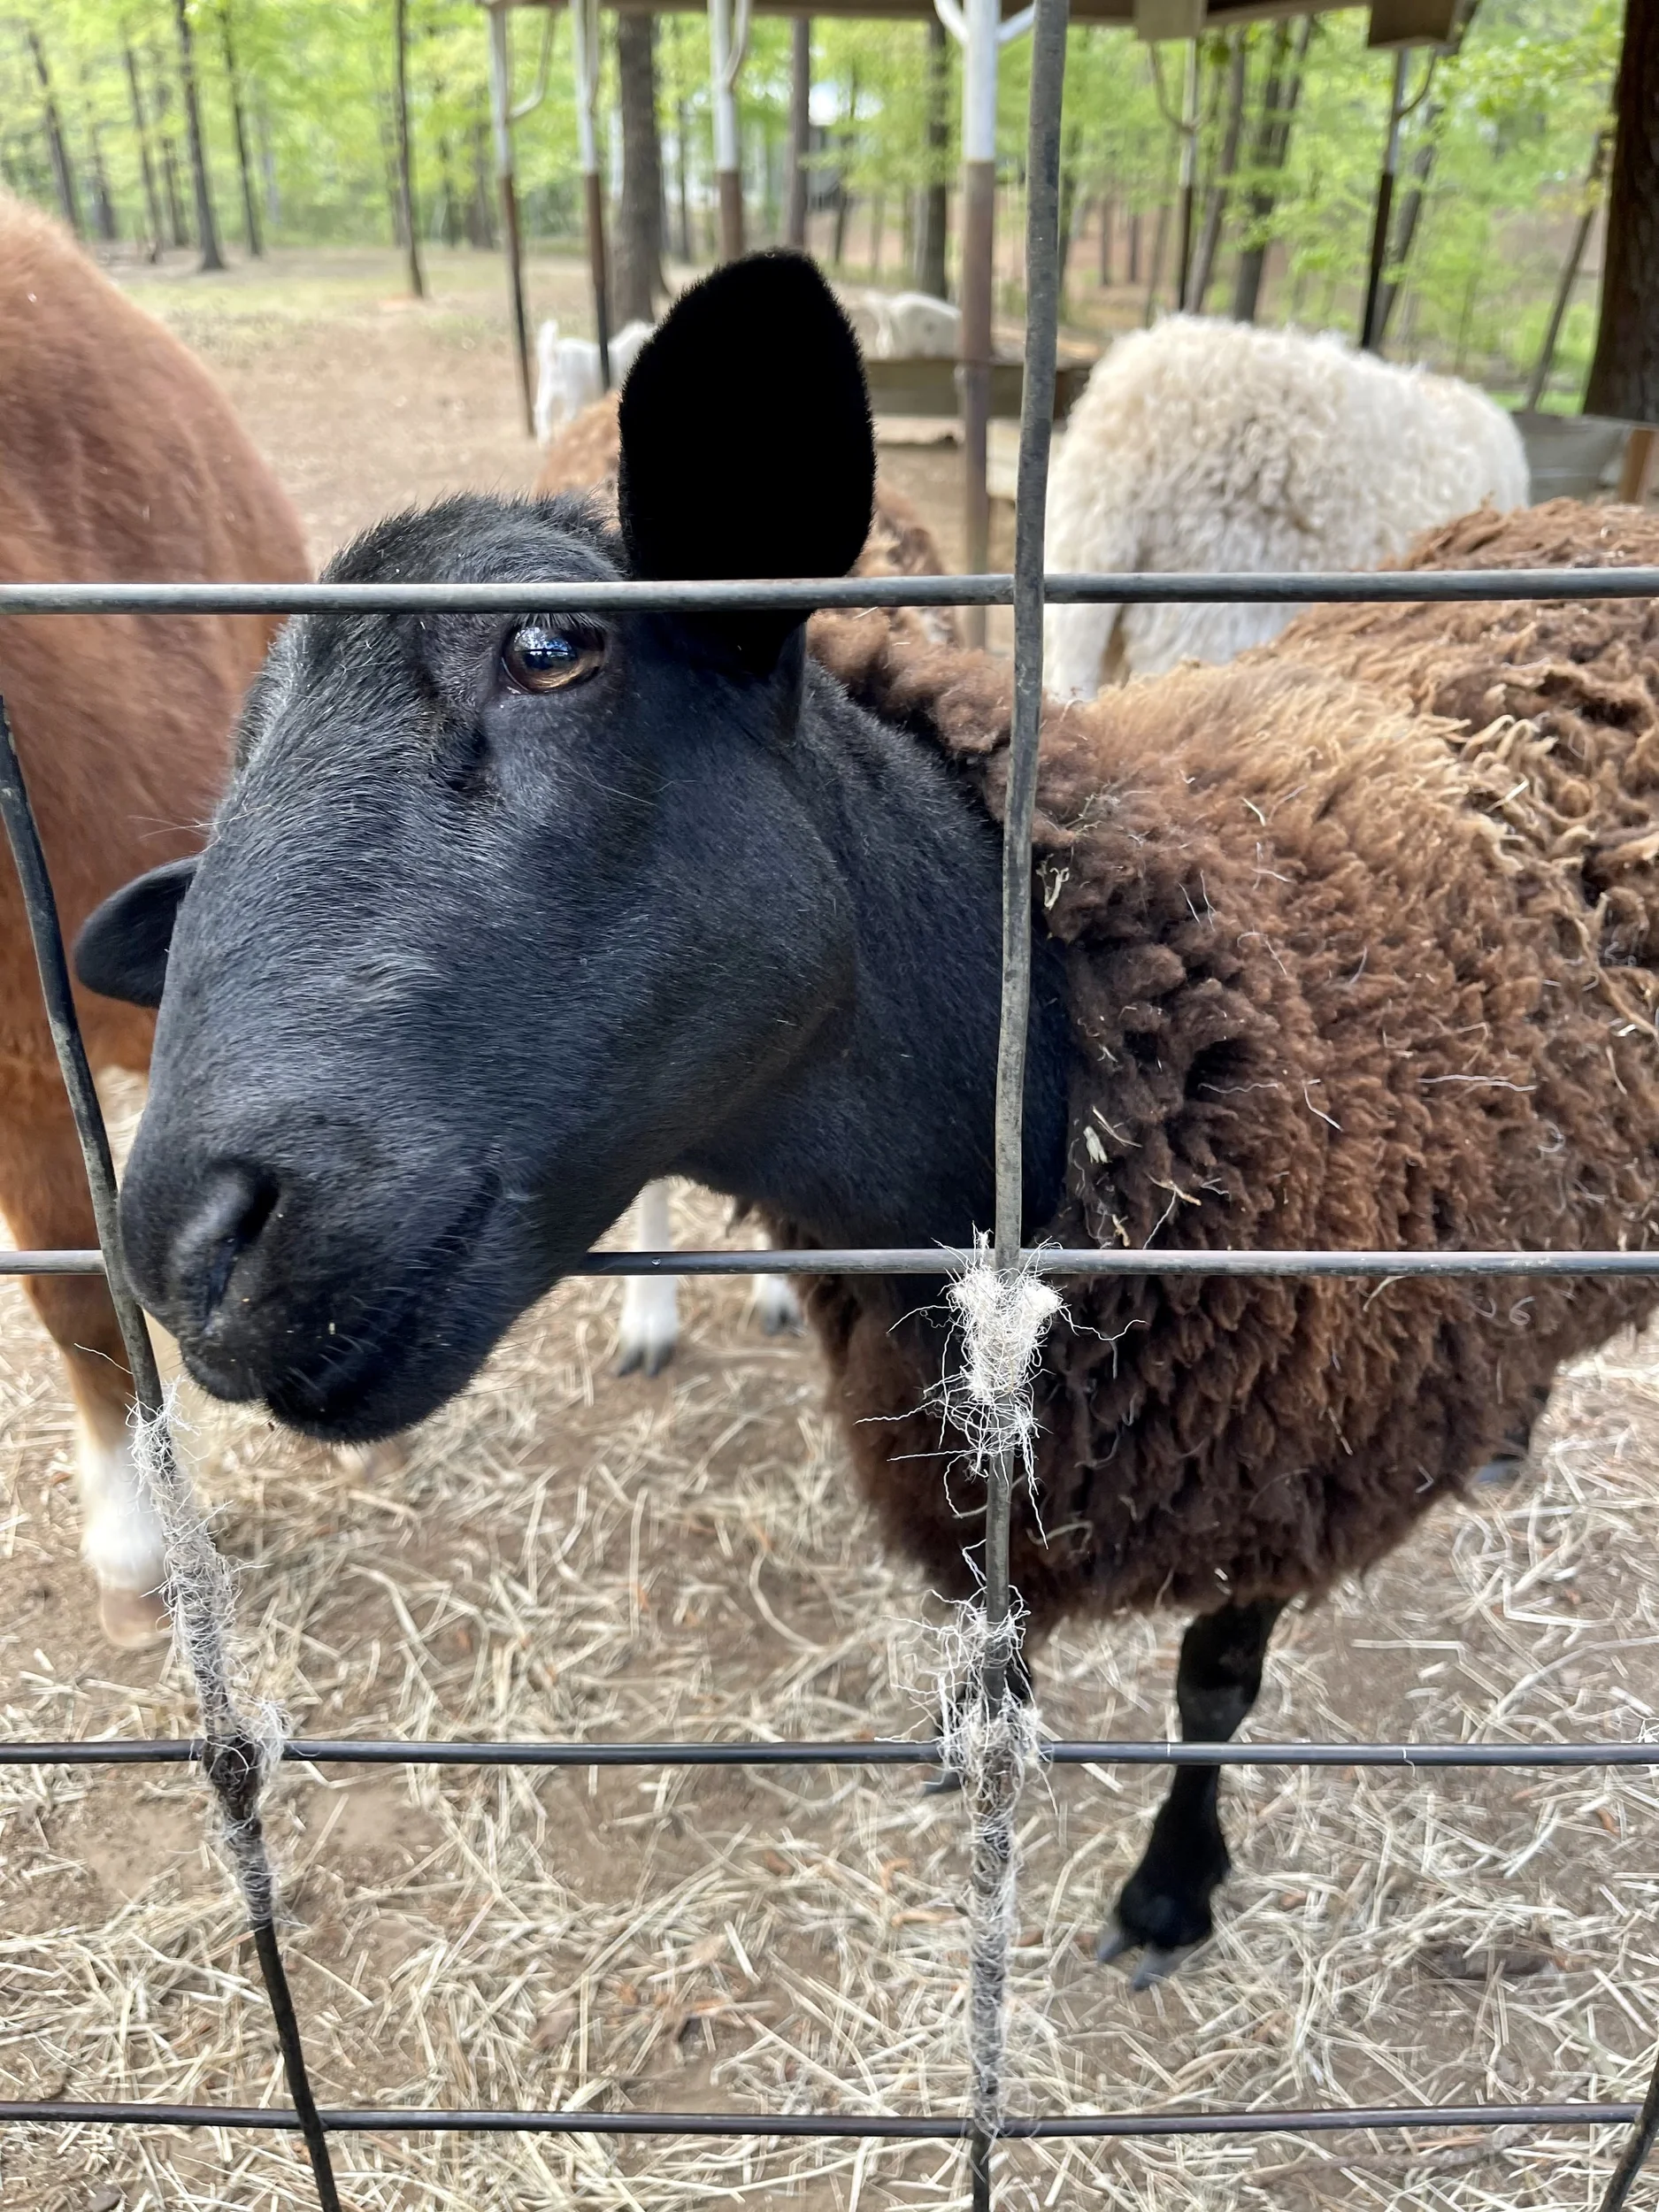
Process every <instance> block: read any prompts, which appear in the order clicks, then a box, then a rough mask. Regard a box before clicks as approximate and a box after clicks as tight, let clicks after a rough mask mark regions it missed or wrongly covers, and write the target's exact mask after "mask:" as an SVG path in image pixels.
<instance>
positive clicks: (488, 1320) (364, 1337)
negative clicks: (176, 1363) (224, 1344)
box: [185, 1176, 529, 1444]
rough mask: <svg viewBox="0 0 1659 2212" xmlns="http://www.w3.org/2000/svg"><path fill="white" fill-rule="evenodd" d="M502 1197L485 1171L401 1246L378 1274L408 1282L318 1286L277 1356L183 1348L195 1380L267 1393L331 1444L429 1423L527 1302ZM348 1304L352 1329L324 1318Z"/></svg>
mask: <svg viewBox="0 0 1659 2212" xmlns="http://www.w3.org/2000/svg"><path fill="white" fill-rule="evenodd" d="M501 1197H502V1194H501V1189H500V1185H499V1183H498V1182H497V1180H496V1179H495V1177H493V1176H491V1177H489V1178H488V1179H485V1181H484V1182H483V1183H482V1184H481V1185H480V1187H479V1189H478V1190H477V1191H476V1192H475V1193H474V1194H473V1195H472V1198H471V1199H470V1200H469V1201H468V1202H467V1203H466V1205H465V1207H464V1208H463V1210H462V1211H461V1213H460V1215H459V1216H458V1217H457V1219H456V1220H455V1221H454V1222H452V1223H451V1225H449V1228H448V1229H446V1230H445V1231H444V1232H442V1234H441V1235H439V1236H438V1237H436V1238H435V1239H434V1240H433V1241H432V1242H431V1244H429V1245H428V1247H427V1248H426V1251H425V1252H424V1253H422V1254H421V1255H420V1256H419V1257H418V1258H414V1259H412V1260H411V1256H409V1255H408V1254H406V1253H402V1252H397V1253H396V1254H395V1256H391V1257H388V1259H387V1260H386V1261H385V1262H384V1263H381V1264H380V1265H377V1266H376V1267H375V1268H374V1269H373V1271H372V1276H371V1279H374V1278H378V1279H379V1281H380V1283H385V1282H387V1281H388V1280H397V1279H403V1282H404V1284H405V1287H404V1288H403V1289H402V1290H401V1291H399V1292H396V1293H395V1294H390V1295H386V1294H381V1295H378V1296H376V1295H373V1294H368V1295H365V1294H364V1291H363V1289H362V1288H361V1287H360V1283H359V1285H353V1284H349V1283H345V1282H335V1283H334V1284H331V1285H330V1286H329V1287H328V1290H327V1292H326V1294H318V1293H315V1292H314V1293H313V1294H312V1295H311V1298H310V1300H309V1301H308V1305H309V1309H310V1310H309V1313H308V1314H307V1316H306V1317H305V1318H304V1320H303V1321H301V1320H300V1319H298V1317H296V1316H294V1315H292V1314H290V1315H289V1316H288V1317H287V1319H286V1320H285V1321H284V1322H283V1323H282V1324H281V1336H282V1337H283V1338H284V1339H286V1340H287V1345H286V1348H285V1353H284V1356H283V1357H282V1358H281V1359H280V1362H278V1361H276V1360H271V1359H265V1360H261V1359H259V1358H258V1357H257V1356H238V1355H236V1354H234V1353H230V1354H228V1355H227V1353H225V1352H222V1351H220V1350H219V1349H218V1348H216V1347H215V1346H214V1345H213V1344H212V1343H211V1340H208V1341H206V1342H204V1343H200V1344H196V1345H194V1346H189V1347H186V1348H185V1364H186V1366H187V1367H188V1370H189V1371H190V1374H191V1376H192V1378H193V1379H195V1380H196V1382H198V1383H200V1384H201V1386H202V1387H203V1388H204V1390H207V1391H209V1392H210V1393H211V1394H212V1395H214V1396H215V1397H220V1398H228V1399H232V1400H237V1401H247V1400H250V1399H263V1401H264V1402H265V1406H266V1407H267V1408H268V1409H269V1410H270V1412H271V1414H272V1415H273V1417H274V1418H275V1419H276V1420H278V1421H280V1422H281V1423H282V1425H284V1427H287V1428H292V1429H297V1430H299V1431H300V1432H302V1433H303V1434H304V1435H307V1436H314V1437H317V1438H319V1440H322V1441H323V1442H326V1443H331V1444H366V1443H373V1442H375V1441H377V1440H379V1439H380V1438H381V1437H385V1436H390V1435H393V1434H395V1433H396V1432H397V1431H398V1430H400V1429H405V1428H409V1427H411V1426H412V1425H413V1424H414V1423H415V1422H417V1421H420V1420H424V1419H425V1418H426V1416H427V1415H428V1414H430V1413H434V1412H435V1411H436V1410H437V1409H438V1408H439V1407H440V1406H442V1405H443V1404H444V1403H446V1402H448V1400H449V1399H450V1398H452V1397H454V1396H455V1395H456V1394H457V1391H459V1390H461V1389H462V1388H464V1387H465V1385H466V1384H467V1383H468V1382H469V1381H470V1380H471V1379H472V1376H473V1375H474V1374H475V1373H476V1372H477V1371H478V1369H479V1368H480V1366H481V1365H482V1364H483V1363H484V1361H485V1360H486V1359H487V1358H488V1356H489V1354H490V1352H491V1351H492V1349H493V1348H494V1347H495V1344H496V1342H497V1341H498V1340H499V1339H500V1337H501V1336H502V1334H503V1333H504V1331H505V1330H506V1329H507V1328H508V1327H509V1326H510V1325H511V1322H512V1321H513V1320H514V1319H515V1318H516V1317H517V1316H518V1312H519V1311H521V1310H522V1308H523V1306H524V1305H525V1304H527V1303H528V1302H529V1301H528V1300H527V1299H521V1298H519V1297H518V1296H517V1295H516V1294H514V1292H513V1290H512V1289H511V1279H512V1278H511V1271H510V1270H508V1269H503V1266H502V1264H501V1262H502V1258H503V1248H502V1241H501V1238H500V1235H499V1216H500V1212H501ZM360 1281H361V1279H360ZM342 1312H348V1313H352V1314H354V1315H356V1316H357V1317H358V1318H357V1319H354V1320H353V1321H352V1323H351V1324H350V1325H349V1326H342V1325H339V1324H337V1323H335V1324H333V1325H331V1324H330V1322H329V1321H328V1320H327V1319H326V1316H328V1315H331V1314H339V1313H342ZM296 1344H297V1345H303V1347H304V1349H303V1351H299V1350H297V1349H296Z"/></svg>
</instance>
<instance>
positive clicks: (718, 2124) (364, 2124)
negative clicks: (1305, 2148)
mask: <svg viewBox="0 0 1659 2212" xmlns="http://www.w3.org/2000/svg"><path fill="white" fill-rule="evenodd" d="M1639 2113H1640V2106H1638V2105H1634V2104H1587V2103H1586V2104H1423V2105H1342V2106H1336V2105H1333V2106H1329V2107H1324V2106H1318V2105H1315V2106H1314V2107H1312V2108H1310V2110H1307V2111H1296V2110H1294V2109H1293V2108H1287V2107H1285V2106H1279V2107H1276V2108H1273V2109H1271V2110H1269V2111H1263V2112H1076V2113H1071V2112H1064V2113H1037V2114H1033V2115H1031V2116H1022V2115H1020V2114H1018V2113H1010V2114H1009V2115H1007V2116H1005V2117H1004V2119H1003V2120H1002V2124H1001V2126H1000V2127H999V2129H998V2131H997V2132H998V2134H999V2136H1000V2137H1001V2138H1002V2139H1004V2140H1012V2141H1019V2142H1028V2143H1031V2142H1036V2143H1041V2142H1048V2143H1053V2142H1064V2141H1072V2142H1075V2141H1078V2140H1086V2141H1090V2140H1098V2139H1105V2138H1110V2137H1113V2136H1118V2137H1123V2136H1134V2137H1141V2138H1145V2137H1148V2136H1170V2135H1332V2134H1336V2133H1338V2132H1345V2131H1348V2130H1350V2129H1354V2128H1440V2127H1445V2128H1456V2127H1476V2128H1507V2127H1519V2126H1532V2127H1624V2126H1628V2125H1629V2124H1631V2123H1632V2121H1633V2120H1634V2119H1636V2117H1637V2116H1638V2115H1639ZM317 2116H318V2118H319V2121H320V2122H321V2124H322V2126H323V2128H324V2131H326V2133H327V2134H330V2135H724V2136H734V2137H740V2138H756V2137H759V2138H761V2139H764V2138H766V2137H769V2136H771V2137H801V2136H808V2137H811V2136H824V2137H838V2138H841V2139H843V2140H847V2139H851V2140H855V2141H858V2140H862V2141H864V2142H901V2143H960V2142H964V2141H965V2140H966V2139H967V2137H968V2134H969V2125H968V2123H967V2121H966V2120H964V2119H962V2118H959V2117H958V2116H956V2114H954V2113H938V2114H920V2115H912V2114H909V2113H888V2112H867V2113H865V2112H586V2111H584V2112H557V2111H556V2112H513V2111H511V2110H508V2111H503V2110H502V2109H500V2108H497V2107H493V2106H491V2107H485V2108H481V2109H477V2110H466V2109H463V2108H456V2109H454V2110H448V2109H443V2108H440V2109H438V2110H435V2111H434V2110H432V2109H430V2108H427V2109H421V2108H415V2107H411V2108H407V2109H405V2108H403V2107H401V2106H398V2105H388V2106H375V2105H365V2106H360V2107H352V2106H349V2105H348V2106H345V2107H331V2106H328V2105H323V2106H319V2108H318V2114H317ZM8 2120H18V2121H31V2120H32V2121H35V2122H36V2123H41V2124H58V2125H63V2126H72V2127H85V2126H87V2125H88V2124H93V2123H97V2122H101V2123H103V2124H104V2125H105V2126H110V2127H184V2128H272V2129H276V2130H280V2131H284V2132H287V2133H290V2134H294V2133H298V2132H299V2131H300V2119H299V2115H298V2114H297V2113H296V2112H294V2111H292V2110H291V2109H289V2108H287V2107H285V2106H282V2105H211V2104H117V2103H104V2104H94V2103H84V2102H73V2101H69V2100H67V2099H62V2100H54V2099H50V2098H42V2099H35V2100H33V2101H27V2100H23V2099H14V2100H12V2101H0V2124H4V2122H6V2121H8Z"/></svg>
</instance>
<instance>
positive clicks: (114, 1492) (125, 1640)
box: [75, 1392, 168, 1649]
mask: <svg viewBox="0 0 1659 2212" xmlns="http://www.w3.org/2000/svg"><path fill="white" fill-rule="evenodd" d="M76 1397H77V1401H78V1402H77V1406H76V1419H75V1431H76V1451H75V1494H76V1496H77V1497H78V1498H79V1499H80V1501H81V1557H82V1558H83V1559H84V1560H85V1561H86V1563H87V1564H88V1566H89V1567H90V1568H91V1570H92V1571H93V1573H94V1574H95V1575H96V1578H97V1584H98V1617H99V1620H100V1622H101V1624H102V1625H103V1629H104V1635H105V1636H106V1637H107V1638H108V1639H109V1640H110V1642H111V1643H112V1644H119V1645H121V1646H123V1647H126V1648H128V1649H131V1648H135V1647H138V1646H140V1645H142V1644H150V1643H154V1642H156V1641H157V1640H158V1639H159V1638H161V1637H163V1636H165V1635H166V1633H167V1632H168V1621H167V1607H166V1601H165V1598H164V1596H163V1594H162V1588H163V1585H164V1584H165V1580H166V1571H167V1570H166V1546H165V1540H164V1538H163V1535H162V1531H161V1524H160V1522H159V1521H158V1520H157V1517H156V1511H155V1508H154V1507H153V1506H152V1505H151V1503H150V1499H149V1496H148V1494H146V1492H145V1490H144V1487H143V1486H142V1483H141V1481H140V1480H139V1474H138V1463H137V1462H136V1460H135V1459H134V1456H133V1440H132V1437H131V1435H130V1434H129V1432H128V1431H127V1424H126V1421H125V1420H124V1419H122V1418H120V1417H119V1416H117V1415H115V1414H114V1412H113V1410H112V1409H111V1408H110V1407H108V1406H106V1405H104V1404H87V1403H82V1402H79V1401H80V1393H79V1392H77V1393H76Z"/></svg>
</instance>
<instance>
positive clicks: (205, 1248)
mask: <svg viewBox="0 0 1659 2212" xmlns="http://www.w3.org/2000/svg"><path fill="white" fill-rule="evenodd" d="M279 1194H280V1186H279V1185H278V1182H277V1179H276V1178H275V1176H274V1175H272V1174H270V1173H269V1172H267V1171H265V1170H263V1169H260V1168H257V1167H253V1166H250V1165H247V1164H243V1163H242V1162H241V1161H237V1162H234V1163H227V1164H224V1165H222V1166H219V1167H217V1168H215V1169H213V1170H212V1171H211V1173H210V1174H209V1175H208V1176H207V1177H206V1178H205V1179H204V1189H203V1193H202V1195H201V1200H200V1202H199V1203H198V1205H197V1208H196V1212H195V1215H194V1217H192V1219H191V1220H190V1221H189V1222H188V1224H187V1225H186V1228H185V1231H184V1233H183V1235H182V1236H181V1237H180V1241H179V1248H178V1262H177V1279H178V1287H179V1289H180V1293H181V1294H182V1302H183V1303H184V1305H185V1306H186V1307H187V1309H191V1310H194V1312H195V1315H196V1323H197V1325H198V1326H199V1327H201V1328H204V1329H205V1328H206V1327H207V1326H208V1325H209V1324H210V1323H211V1321H212V1319H213V1317H214V1315H215V1314H216V1313H217V1312H218V1311H219V1307H220V1306H221V1304H222V1303H223V1302H224V1298H225V1293H226V1291H227V1289H228V1288H229V1286H230V1279H231V1276H232V1274H233V1273H234V1271H235V1267H236V1263H237V1262H238V1261H239V1260H241V1259H242V1258H243V1256H245V1255H246V1254H247V1253H249V1252H250V1251H251V1250H252V1248H253V1247H254V1246H255V1245H256V1244H257V1242H258V1240H259V1238H260V1236H261V1235H262V1233H264V1230H265V1225H266V1223H267V1222H268V1221H269V1220H270V1218H271V1216H272V1214H273V1211H274V1210H275V1207H276V1202H277V1199H278V1196H279Z"/></svg>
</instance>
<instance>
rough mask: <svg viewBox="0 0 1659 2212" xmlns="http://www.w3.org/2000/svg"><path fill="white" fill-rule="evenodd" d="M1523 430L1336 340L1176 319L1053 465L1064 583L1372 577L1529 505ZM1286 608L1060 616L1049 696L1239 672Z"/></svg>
mask: <svg viewBox="0 0 1659 2212" xmlns="http://www.w3.org/2000/svg"><path fill="white" fill-rule="evenodd" d="M1528 495H1529V485H1528V480H1527V471H1526V458H1525V454H1524V452H1523V451H1522V448H1521V440H1520V435H1519V434H1518V432H1517V429H1516V427H1515V424H1514V422H1513V420H1512V419H1510V417H1509V415H1508V414H1506V413H1505V411H1503V409H1502V408H1501V407H1499V406H1497V405H1496V404H1495V403H1494V402H1493V401H1492V400H1490V399H1488V398H1487V397H1486V394H1485V393H1484V392H1479V391H1477V390H1476V389H1475V388H1474V387H1473V385H1471V384H1465V383H1464V382H1463V381H1462V380H1461V379H1459V378H1457V377H1450V376H1431V375H1429V374H1428V373H1426V372H1425V371H1424V370H1422V369H1402V368H1396V367H1394V365H1392V364H1391V363H1388V362H1386V361H1379V360H1378V359H1377V358H1376V357H1375V356H1374V355H1372V354H1368V353H1357V352H1356V351H1355V350H1354V349H1353V348H1352V347H1351V346H1349V345H1348V344H1346V343H1345V342H1343V341H1342V340H1341V339H1340V338H1337V337H1335V336H1331V335H1327V336H1324V337H1311V336H1310V335H1309V334H1307V333H1306V332H1304V331H1297V330H1258V329H1256V327H1255V326H1254V325H1252V324H1248V323H1233V322H1223V321H1217V320H1214V319H1205V318H1202V317H1199V316H1195V315H1171V316H1170V317H1169V318H1168V319H1166V320H1164V322H1161V323H1159V324H1158V325H1157V326H1156V328H1155V329H1152V330H1149V331H1136V332H1134V333H1133V334H1131V335H1129V336H1127V337H1125V338H1120V339H1119V340H1118V342H1117V343H1116V344H1115V345H1114V346H1113V347H1112V348H1111V349H1110V352H1109V353H1108V354H1107V355H1106V356H1105V357H1104V358H1103V359H1102V361H1101V363H1100V365H1099V366H1098V367H1097V368H1096V369H1095V371H1094V375H1093V376H1092V377H1091V378H1090V379H1089V382H1088V388H1087V391H1086V392H1085V393H1084V395H1083V396H1082V398H1081V399H1080V400H1079V402H1078V404H1077V406H1076V407H1075V408H1074V409H1073V410H1072V412H1071V419H1070V421H1069V423H1068V424H1067V426H1066V430H1065V434H1064V440H1063V441H1062V442H1061V445H1060V448H1059V449H1058V451H1057V453H1056V457H1055V463H1054V468H1053V472H1052V474H1051V478H1050V484H1049V494H1048V566H1049V568H1050V569H1051V570H1053V569H1060V570H1066V569H1070V570H1079V569H1080V570H1102V571H1111V572H1126V571H1130V570H1135V569H1141V570H1147V571H1151V572H1157V573H1162V574H1169V573H1171V572H1175V571H1179V570H1194V569H1222V570H1225V569H1233V570H1246V571H1249V572H1260V571H1262V570H1264V569H1295V570H1308V569H1358V568H1376V567H1379V566H1380V565H1381V564H1382V563H1383V562H1385V561H1387V560H1390V559H1393V558H1394V557H1396V556H1398V555H1400V554H1402V553H1403V552H1404V551H1405V550H1406V549H1407V547H1408V546H1409V544H1410V543H1411V541H1412V540H1413V539H1414V538H1415V537H1417V534H1419V532H1421V531H1424V530H1426V529H1429V528H1431V527H1432V526H1435V525H1437V524H1440V523H1445V522H1450V521H1452V520H1453V519H1454V518H1455V517H1457V516H1459V515H1463V514H1467V513H1469V512H1470V511H1471V510H1473V509H1474V508H1477V507H1479V506H1480V505H1481V504H1482V503H1483V502H1485V501H1487V500H1490V501H1491V502H1492V503H1493V505H1494V506H1495V507H1496V508H1498V509H1499V510H1500V511H1508V510H1509V509H1510V508H1512V507H1524V506H1525V504H1526V503H1527V499H1528ZM1299 611H1300V610H1299V609H1298V608H1296V607H1294V606H1282V607H1245V606H1240V607H1128V608H1123V609H1118V608H1115V607H1056V609H1054V610H1053V611H1052V612H1051V613H1050V614H1049V616H1048V641H1047V651H1046V656H1045V658H1046V663H1047V669H1048V687H1049V688H1050V689H1051V690H1052V691H1054V692H1055V693H1056V695H1059V696H1060V697H1063V698H1091V697H1093V695H1094V693H1095V691H1096V690H1097V689H1098V688H1099V687H1100V684H1101V682H1102V679H1105V680H1111V679H1113V678H1117V677H1126V676H1149V675H1157V674H1160V673H1162V672H1164V670H1165V669H1170V668H1173V667H1174V666H1175V664H1176V663H1177V662H1178V661H1181V660H1187V659H1193V660H1202V661H1226V660H1231V659H1232V657H1233V655H1234V654H1235V653H1240V652H1242V651H1243V650H1244V649H1245V648H1246V647H1247V646H1250V645H1259V644H1262V643H1263V641H1265V640H1266V639H1268V638H1270V637H1272V636H1274V635H1275V634H1277V633H1278V632H1279V630H1282V629H1283V628H1284V626H1285V625H1286V623H1287V622H1288V621H1289V620H1290V618H1291V617H1292V616H1293V615H1294V614H1296V613H1297V612H1299Z"/></svg>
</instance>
